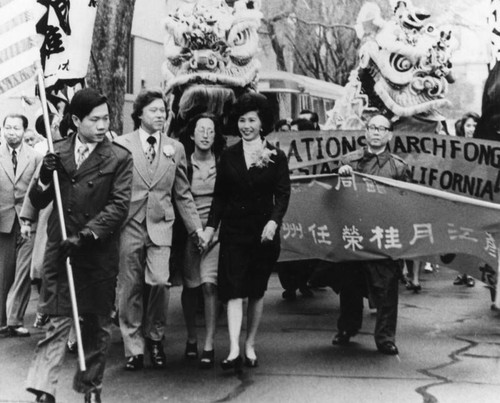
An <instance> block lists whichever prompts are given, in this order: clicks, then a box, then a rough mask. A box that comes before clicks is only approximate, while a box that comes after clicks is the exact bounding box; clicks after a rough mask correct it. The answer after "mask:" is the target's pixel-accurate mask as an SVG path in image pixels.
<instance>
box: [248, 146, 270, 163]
mask: <svg viewBox="0 0 500 403" xmlns="http://www.w3.org/2000/svg"><path fill="white" fill-rule="evenodd" d="M273 155H277V152H276V150H270V149H269V148H267V147H263V148H262V150H261V151H260V152H259V153H258V154H257V155H256V159H255V162H253V163H252V165H250V166H251V167H256V168H265V167H267V166H268V165H269V164H270V163H271V164H274V161H273V160H272V159H271V157H272V156H273Z"/></svg>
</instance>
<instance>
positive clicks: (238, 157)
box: [230, 140, 252, 187]
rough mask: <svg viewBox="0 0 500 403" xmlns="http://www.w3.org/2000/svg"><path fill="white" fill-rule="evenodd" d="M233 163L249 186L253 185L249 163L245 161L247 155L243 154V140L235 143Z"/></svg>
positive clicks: (231, 160)
mask: <svg viewBox="0 0 500 403" xmlns="http://www.w3.org/2000/svg"><path fill="white" fill-rule="evenodd" d="M230 163H231V165H233V168H234V169H235V170H236V171H237V172H238V174H239V176H240V177H241V178H243V179H244V180H245V183H247V184H248V186H250V187H251V186H252V180H251V178H250V175H249V174H248V169H247V164H246V162H245V155H244V154H243V141H241V140H240V142H239V143H237V144H235V146H234V148H233V149H232V158H231V159H230Z"/></svg>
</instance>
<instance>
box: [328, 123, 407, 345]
mask: <svg viewBox="0 0 500 403" xmlns="http://www.w3.org/2000/svg"><path fill="white" fill-rule="evenodd" d="M392 135H393V133H392V124H391V122H390V121H389V120H388V119H387V118H386V117H385V116H383V115H375V116H374V117H372V118H371V119H370V121H369V122H368V126H367V131H366V142H367V146H366V147H364V148H362V149H359V150H356V151H353V152H352V153H349V154H346V155H345V156H344V157H343V158H342V160H341V165H342V166H341V167H340V168H339V175H342V176H348V175H352V172H353V171H356V172H361V173H365V174H370V175H377V176H383V177H386V178H392V179H397V180H402V181H406V180H407V178H408V166H407V165H406V163H405V162H404V161H403V160H402V159H401V158H399V157H397V156H395V155H393V154H391V153H389V150H388V149H387V144H388V143H389V141H391V139H392ZM342 270H343V273H342V276H341V277H342V278H341V282H340V317H339V319H338V322H337V327H338V333H337V334H336V335H335V337H334V339H333V342H332V343H333V344H336V345H345V344H348V343H349V340H350V338H351V337H352V336H354V335H356V334H357V333H358V331H359V329H360V328H361V323H362V315H363V295H364V288H365V287H364V286H365V285H367V286H368V295H369V297H370V300H371V301H372V302H373V303H374V304H375V307H376V308H377V319H376V324H375V343H376V345H377V349H378V350H379V351H380V352H381V353H383V354H389V355H395V354H398V349H397V347H396V344H395V336H396V322H397V316H398V277H399V276H398V275H399V271H400V267H399V263H398V262H397V261H395V260H392V259H383V260H371V261H363V262H354V263H344V264H343V268H342Z"/></svg>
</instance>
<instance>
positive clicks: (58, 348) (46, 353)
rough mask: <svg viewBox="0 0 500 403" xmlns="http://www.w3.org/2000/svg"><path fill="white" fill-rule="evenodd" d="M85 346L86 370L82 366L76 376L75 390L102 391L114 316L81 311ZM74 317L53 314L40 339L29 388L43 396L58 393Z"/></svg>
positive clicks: (31, 369)
mask: <svg viewBox="0 0 500 403" xmlns="http://www.w3.org/2000/svg"><path fill="white" fill-rule="evenodd" d="M80 316H81V317H82V319H83V321H82V322H81V330H82V346H83V350H84V353H85V366H86V371H84V372H82V371H81V370H80V368H79V367H78V368H77V370H76V373H75V376H74V378H73V389H74V390H75V391H77V392H79V393H88V392H92V391H100V390H101V388H102V378H103V375H104V368H105V366H106V356H107V352H108V349H109V345H110V340H111V318H110V317H109V316H101V315H94V314H85V313H84V314H81V315H80ZM72 325H73V319H72V318H69V317H65V316H51V317H50V322H49V326H48V329H47V331H46V333H45V338H44V339H42V340H41V341H39V342H38V344H37V346H36V349H35V355H34V357H33V361H32V362H31V366H30V368H29V371H28V377H27V380H26V389H27V390H28V392H31V393H34V394H35V395H40V394H42V393H48V394H51V395H52V396H54V397H55V396H56V388H57V382H58V378H59V372H60V371H61V367H62V364H63V362H64V356H65V352H66V342H67V340H68V336H69V333H70V330H71V328H72Z"/></svg>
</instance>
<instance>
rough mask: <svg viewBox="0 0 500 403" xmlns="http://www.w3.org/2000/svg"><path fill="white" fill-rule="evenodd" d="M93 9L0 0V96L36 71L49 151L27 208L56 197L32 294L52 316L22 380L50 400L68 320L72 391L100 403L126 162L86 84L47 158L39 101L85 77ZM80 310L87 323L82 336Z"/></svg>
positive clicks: (126, 195)
mask: <svg viewBox="0 0 500 403" xmlns="http://www.w3.org/2000/svg"><path fill="white" fill-rule="evenodd" d="M96 8H97V3H96V2H75V1H67V2H64V3H62V2H44V3H42V2H36V1H35V0H0V96H2V97H9V96H11V95H12V94H13V93H15V92H16V91H19V90H20V89H21V88H26V84H28V85H30V84H31V82H32V79H33V77H35V76H36V75H37V76H38V85H39V93H40V98H41V101H42V108H43V113H44V123H45V127H46V131H47V134H48V135H47V140H48V144H49V146H48V148H49V154H47V156H46V157H45V159H44V161H43V163H42V165H41V167H40V170H39V173H38V178H35V180H34V181H33V182H32V184H31V186H30V199H31V201H32V202H33V205H34V207H35V208H40V207H42V206H44V205H46V204H47V203H48V202H50V200H52V199H56V202H57V209H55V210H54V212H53V213H52V215H51V218H50V220H49V228H48V235H49V240H48V244H47V250H46V255H45V260H44V281H43V284H44V286H43V290H42V296H41V299H40V308H41V310H42V311H43V312H45V313H47V314H49V315H50V316H51V321H50V325H49V329H48V331H47V334H46V337H45V339H44V340H42V341H41V342H40V343H39V345H38V347H37V351H36V354H35V358H34V361H33V364H32V366H31V368H30V371H29V375H28V380H27V387H28V390H29V391H31V392H33V393H35V394H36V395H37V401H55V387H56V384H57V377H58V371H59V369H60V366H61V364H62V359H63V357H64V347H65V344H66V339H67V335H68V333H69V329H70V327H71V324H72V322H74V326H75V329H76V336H77V341H78V344H79V349H78V350H79V351H78V352H79V363H80V367H79V371H78V372H77V374H76V376H75V382H74V388H75V390H77V391H78V392H81V393H85V401H86V402H87V401H88V402H90V401H100V388H101V382H102V375H103V372H104V364H105V355H106V351H107V347H108V345H109V325H110V311H111V308H110V307H111V306H112V304H113V302H114V290H115V284H116V275H117V272H118V267H117V265H116V263H115V262H117V261H118V255H117V253H118V252H117V237H116V235H115V234H116V232H117V229H118V228H119V226H120V224H121V222H122V220H123V219H124V218H125V217H126V215H127V212H128V206H129V201H130V189H131V180H132V158H131V156H130V154H129V153H128V152H127V151H126V150H124V149H122V148H121V147H120V146H117V145H112V144H111V143H109V141H108V140H107V139H106V138H105V137H104V134H105V133H106V131H107V130H108V128H109V110H108V105H107V102H106V98H105V97H104V96H102V95H101V94H99V93H98V92H97V91H94V90H82V91H80V92H79V93H78V94H76V95H75V97H74V98H73V100H72V102H71V119H72V122H73V124H74V125H75V129H76V131H77V133H76V134H75V135H74V136H71V137H70V138H68V139H66V140H65V141H63V142H60V143H58V144H56V146H55V154H54V152H53V151H54V146H53V144H52V138H51V135H50V129H49V127H50V125H49V119H48V108H47V101H46V97H45V91H46V90H45V86H46V85H47V86H51V87H52V88H54V89H57V88H60V87H61V86H62V85H64V84H65V83H66V82H69V83H75V82H82V81H83V80H84V78H85V75H86V72H87V65H88V59H89V55H90V47H91V43H92V31H93V24H94V19H95V15H96ZM35 24H36V26H35ZM36 33H38V34H40V35H38V38H37V37H36ZM40 66H42V67H43V70H42V68H41V67H40ZM57 171H59V172H57ZM58 173H59V174H58ZM89 248H90V249H89ZM89 252H91V253H92V255H91V253H89ZM115 255H116V256H115ZM70 256H71V260H72V263H73V267H74V268H75V270H74V271H73V269H72V267H71V265H70V262H69V259H68V257H70ZM75 285H76V287H75ZM77 301H78V304H79V305H80V306H77V303H76V302H77ZM79 308H81V309H80V312H79ZM79 316H81V317H83V318H84V323H85V325H84V329H83V337H82V336H81V335H80V326H79V321H78V317H79ZM72 318H73V319H72ZM61 346H62V349H61ZM83 347H86V350H87V351H86V352H87V354H86V355H85V357H84V350H83Z"/></svg>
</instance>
